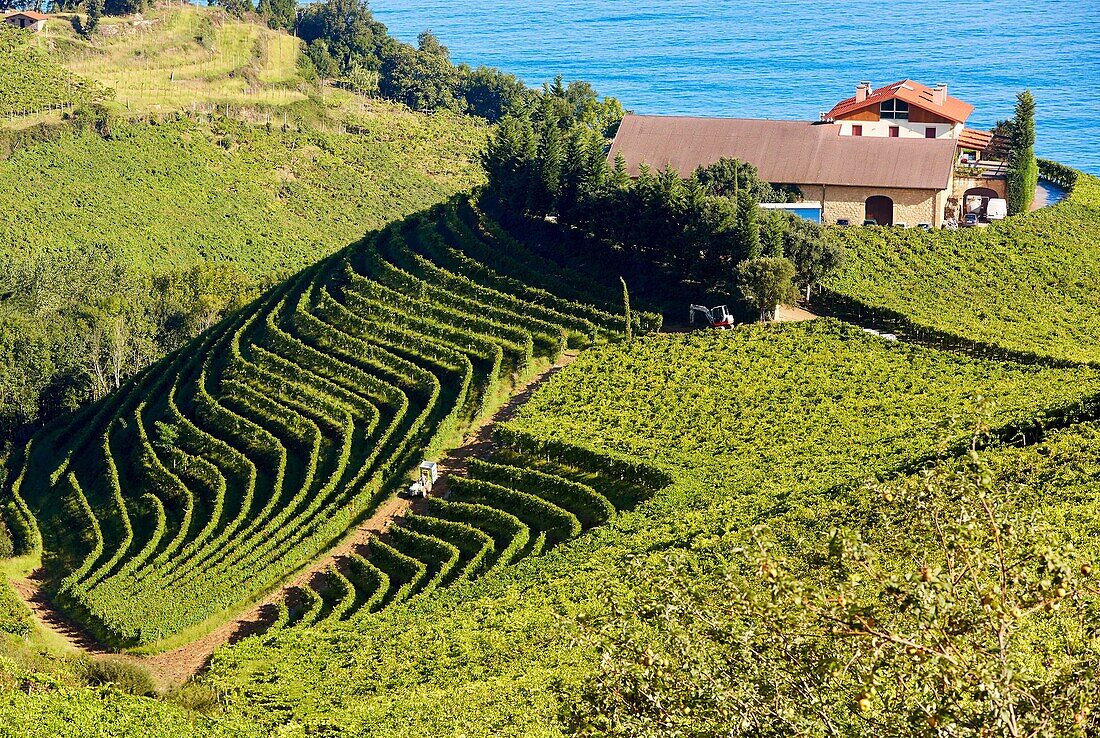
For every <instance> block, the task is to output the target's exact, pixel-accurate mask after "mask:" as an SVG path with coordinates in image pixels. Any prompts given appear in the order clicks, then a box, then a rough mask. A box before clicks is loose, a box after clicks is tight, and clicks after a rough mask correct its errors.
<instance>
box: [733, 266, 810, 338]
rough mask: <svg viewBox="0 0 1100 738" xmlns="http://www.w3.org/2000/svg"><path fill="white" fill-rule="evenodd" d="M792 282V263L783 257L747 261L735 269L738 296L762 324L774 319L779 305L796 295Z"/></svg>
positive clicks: (796, 291)
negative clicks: (745, 302)
mask: <svg viewBox="0 0 1100 738" xmlns="http://www.w3.org/2000/svg"><path fill="white" fill-rule="evenodd" d="M793 279H794V264H792V263H791V262H789V261H788V260H787V259H783V258H775V257H768V256H765V257H760V258H757V259H748V260H746V261H743V262H741V264H739V265H738V267H737V282H738V285H739V286H740V288H741V296H742V297H743V298H744V299H745V300H746V301H747V302H748V303H749V304H750V305H752V306H753V308H755V309H756V310H757V312H759V313H760V321H761V322H764V321H767V320H771V319H773V318H774V317H775V311H776V309H777V308H778V307H779V305H781V304H782V303H784V302H788V301H791V300H793V299H795V298H796V297H797V296H798V290H797V289H796V288H795V286H794V283H793V282H792V280H793Z"/></svg>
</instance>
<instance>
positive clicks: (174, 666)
mask: <svg viewBox="0 0 1100 738" xmlns="http://www.w3.org/2000/svg"><path fill="white" fill-rule="evenodd" d="M575 358H576V353H574V352H567V353H566V354H565V355H563V356H562V358H561V359H560V360H559V361H558V363H557V364H555V365H554V366H552V367H549V368H547V369H546V370H544V371H543V372H541V373H539V374H537V375H535V376H534V377H532V378H531V379H530V380H528V382H527V383H526V384H524V385H523V386H522V387H520V388H518V390H517V392H516V393H515V394H513V396H512V397H511V399H510V400H509V401H508V402H507V403H506V404H504V405H503V406H501V407H500V408H499V409H498V410H497V411H496V412H495V413H494V414H493V415H492V417H490V418H488V419H487V420H485V421H484V422H483V423H481V424H480V425H478V426H476V427H475V428H471V429H470V430H469V431H468V433H467V435H466V436H465V438H463V441H462V444H461V445H460V446H458V447H457V448H455V449H453V450H452V451H450V452H448V454H447V456H446V457H445V458H443V459H442V460H441V461H440V463H439V466H440V469H441V472H442V474H443V477H442V480H443V484H437V485H436V488H435V490H433V491H434V492H437V493H442V491H443V490H445V489H446V475H447V474H448V473H455V472H459V473H461V472H464V471H465V469H466V460H467V459H470V458H479V457H484V456H487V455H488V454H489V453H490V452H491V451H492V446H493V444H492V426H493V424H495V423H500V422H504V421H506V420H508V419H510V418H512V417H513V416H514V415H515V414H516V412H517V411H518V410H519V408H520V407H521V406H522V405H523V404H524V403H525V402H527V400H528V398H530V396H531V394H532V393H533V392H534V391H535V390H536V389H537V388H538V387H539V386H541V385H542V384H543V383H544V382H545V381H546V380H547V379H549V378H550V376H552V375H553V374H554V373H555V372H557V371H558V370H560V369H562V368H563V367H565V366H567V365H568V364H570V363H572V361H573V360H574V359H575ZM414 505H415V503H413V502H412V501H410V500H408V499H405V498H403V497H391V498H389V499H388V500H386V501H385V502H383V503H382V504H381V505H380V506H379V507H378V509H377V510H375V511H374V513H373V514H372V515H371V516H370V517H369V518H367V519H366V520H364V521H363V522H361V523H360V524H359V525H358V526H356V527H355V529H354V530H353V531H351V532H350V533H349V534H348V536H347V537H346V538H344V540H343V541H341V542H340V543H339V544H338V545H337V546H335V547H334V548H332V549H330V550H329V551H328V552H326V553H325V554H324V555H322V556H321V557H319V558H317V559H316V560H314V561H313V562H312V563H310V564H309V566H307V567H306V568H305V569H302V570H301V571H300V572H298V573H297V574H295V575H293V576H292V577H291V578H289V579H288V580H287V581H285V582H284V583H283V584H282V586H280V587H279V588H278V589H276V590H274V591H272V592H271V593H269V594H268V595H266V596H264V597H263V598H261V599H260V600H258V601H257V602H255V603H253V604H252V606H250V607H249V608H248V609H247V610H245V611H244V612H242V613H241V614H240V615H238V616H237V617H235V618H233V619H232V620H229V621H227V622H225V623H224V624H222V625H220V626H218V627H217V628H215V629H214V630H212V631H210V632H209V633H207V634H206V635H204V636H202V637H200V638H198V639H196V640H194V641H191V642H190V643H188V644H186V645H184V646H180V647H179V648H175V649H172V650H171V651H165V652H163V653H158V654H155V655H153V656H145V657H138V656H130V655H123V656H122V658H125V659H127V660H129V661H134V662H136V663H140V664H143V665H144V666H146V667H147V668H148V669H149V670H150V671H151V672H152V674H153V678H154V679H155V680H156V682H157V684H158V685H159V686H160V687H161V688H168V687H173V686H177V685H180V684H183V683H184V682H186V681H187V680H188V679H190V678H191V677H193V676H195V675H196V674H198V673H199V672H201V671H202V670H203V668H204V667H205V666H206V664H207V663H208V662H209V660H210V656H211V654H213V653H214V649H216V648H218V647H219V646H223V645H225V644H227V643H235V642H236V641H239V640H241V639H242V638H245V637H247V636H249V635H252V634H254V633H257V632H260V631H262V630H263V629H264V627H265V626H266V625H267V623H268V620H267V615H268V612H269V610H270V609H271V606H273V605H274V604H276V603H278V602H279V601H280V600H282V599H283V598H284V597H286V594H287V590H289V589H290V588H292V587H294V586H299V585H303V584H308V583H309V582H310V581H311V580H312V579H313V578H314V577H315V576H317V575H318V574H320V573H321V572H323V571H324V570H325V569H327V568H328V567H330V566H333V565H335V564H336V563H337V562H338V561H339V560H340V559H341V558H342V557H346V556H347V555H348V554H351V553H354V552H356V551H357V550H359V549H360V548H361V547H363V546H364V545H365V544H366V543H367V541H368V540H370V538H371V537H373V536H375V535H377V534H379V533H382V532H384V531H385V530H386V529H387V528H388V527H389V526H390V525H391V524H392V523H393V522H394V521H396V520H399V519H400V518H401V517H402V516H403V515H405V514H406V513H407V512H408V511H409V510H410V509H411V508H413V507H414ZM38 574H39V572H34V573H32V574H31V576H30V577H29V578H26V579H18V580H15V581H13V582H12V584H13V586H14V587H15V590H16V591H17V592H18V593H19V595H20V596H21V597H22V598H23V599H24V600H25V601H26V602H27V605H28V606H29V607H30V608H31V611H32V612H33V613H34V616H35V620H36V621H37V622H38V624H39V626H40V627H41V628H43V629H45V630H48V631H52V632H53V633H55V634H57V635H58V636H59V637H61V638H62V639H63V640H64V641H65V642H67V643H68V644H69V645H70V646H72V648H73V649H75V650H78V651H82V652H84V653H88V654H93V655H105V654H110V653H112V650H111V649H110V648H108V647H106V646H104V645H103V644H101V643H99V642H98V641H96V640H95V638H93V637H92V636H91V635H90V634H89V633H87V632H86V631H85V630H83V629H82V628H81V627H80V626H79V625H78V624H76V623H74V622H73V621H72V620H70V619H69V618H68V617H67V616H66V615H65V614H64V613H63V612H61V610H59V609H58V608H57V607H56V606H55V605H54V604H53V603H52V602H51V601H50V600H49V599H47V598H46V597H45V595H44V594H43V593H42V591H41V583H40V581H39V580H38V579H37V578H36V577H37V575H38Z"/></svg>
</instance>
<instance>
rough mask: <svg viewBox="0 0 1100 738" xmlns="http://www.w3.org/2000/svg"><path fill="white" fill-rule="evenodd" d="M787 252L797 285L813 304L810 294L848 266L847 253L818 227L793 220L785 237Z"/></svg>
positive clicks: (802, 220) (807, 222)
mask: <svg viewBox="0 0 1100 738" xmlns="http://www.w3.org/2000/svg"><path fill="white" fill-rule="evenodd" d="M783 241H784V252H785V253H786V254H787V257H788V258H789V259H790V260H791V261H792V262H794V268H795V282H797V283H798V284H799V285H800V286H801V287H802V288H803V290H805V294H806V302H807V303H808V302H809V301H810V292H811V290H812V289H813V287H814V286H815V285H818V284H820V283H821V280H823V279H825V277H827V276H829V275H830V274H832V273H833V272H834V271H836V270H837V269H838V268H840V265H841V264H843V263H844V249H843V248H842V247H841V246H840V245H839V244H836V243H832V242H831V241H829V240H827V239H825V238H823V237H822V235H821V228H820V226H818V225H817V224H816V223H811V222H810V221H808V220H804V219H802V218H798V217H795V216H791V217H790V220H789V221H788V222H787V227H786V230H785V232H784V234H783Z"/></svg>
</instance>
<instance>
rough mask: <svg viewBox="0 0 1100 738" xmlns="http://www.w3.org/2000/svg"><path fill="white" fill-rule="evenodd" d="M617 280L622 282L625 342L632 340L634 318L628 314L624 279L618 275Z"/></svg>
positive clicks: (627, 298)
mask: <svg viewBox="0 0 1100 738" xmlns="http://www.w3.org/2000/svg"><path fill="white" fill-rule="evenodd" d="M619 281H620V282H622V283H623V317H624V319H625V320H626V342H627V343H630V342H631V341H633V340H634V318H633V316H632V315H631V314H630V292H629V290H627V288H626V280H625V279H623V278H622V277H619Z"/></svg>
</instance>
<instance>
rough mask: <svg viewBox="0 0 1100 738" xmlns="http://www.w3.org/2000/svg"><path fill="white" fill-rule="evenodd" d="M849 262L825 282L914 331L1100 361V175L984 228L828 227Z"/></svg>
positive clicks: (1083, 177) (1084, 178)
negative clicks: (1099, 247)
mask: <svg viewBox="0 0 1100 738" xmlns="http://www.w3.org/2000/svg"><path fill="white" fill-rule="evenodd" d="M832 234H833V236H834V237H835V239H836V240H837V241H838V242H839V243H841V244H843V245H844V247H845V248H846V249H847V252H848V259H847V261H846V262H845V265H844V267H843V268H842V269H841V271H840V273H839V274H836V275H834V276H833V277H830V278H829V279H828V280H827V281H826V284H825V286H826V288H827V289H828V290H831V291H832V292H835V293H838V294H840V295H842V296H843V297H845V298H849V299H851V300H854V301H856V302H857V303H858V304H860V305H862V306H863V307H864V309H863V310H862V312H863V314H864V315H866V316H873V315H875V313H876V311H879V312H880V313H882V314H883V315H889V314H893V315H898V316H901V317H902V318H903V319H904V320H906V321H908V322H909V323H910V324H911V326H910V329H911V330H919V329H921V328H923V329H931V330H932V331H937V332H940V333H943V334H947V335H949V336H955V337H960V338H964V339H967V340H969V341H972V342H978V343H981V344H985V345H989V346H992V347H997V348H1001V349H1009V350H1011V351H1015V352H1020V353H1024V354H1038V355H1040V356H1047V357H1052V358H1055V359H1062V360H1068V361H1079V362H1086V361H1087V362H1094V361H1097V360H1100V351H1098V348H1097V347H1098V346H1100V315H1098V308H1100V293H1098V292H1097V291H1096V289H1095V285H1096V283H1097V280H1098V279H1100V251H1097V249H1096V244H1097V243H1098V242H1100V181H1098V180H1097V179H1096V178H1095V177H1091V176H1088V175H1081V176H1080V177H1079V178H1078V181H1077V184H1076V186H1075V187H1074V189H1073V191H1072V193H1071V194H1070V195H1069V197H1067V198H1066V199H1065V200H1064V201H1063V202H1061V203H1058V204H1057V205H1054V206H1052V207H1047V208H1041V209H1039V210H1036V211H1034V212H1031V213H1027V214H1026V215H1019V216H1014V217H1012V218H1009V219H1007V220H1004V221H1001V222H998V223H994V224H993V225H991V226H989V227H988V228H968V229H962V230H958V231H936V232H932V233H924V232H922V231H918V230H897V229H892V228H877V229H865V228H850V229H834V230H833V231H832Z"/></svg>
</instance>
